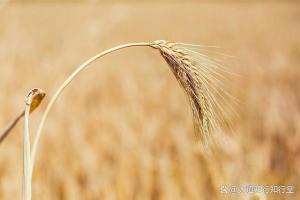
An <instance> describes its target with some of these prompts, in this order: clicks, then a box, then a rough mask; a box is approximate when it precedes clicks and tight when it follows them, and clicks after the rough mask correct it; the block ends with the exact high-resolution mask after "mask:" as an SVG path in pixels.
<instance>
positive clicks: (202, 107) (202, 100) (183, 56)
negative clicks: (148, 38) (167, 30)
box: [151, 40, 218, 145]
mask: <svg viewBox="0 0 300 200" xmlns="http://www.w3.org/2000/svg"><path fill="white" fill-rule="evenodd" d="M193 46H195V45H193ZM151 47H153V48H155V49H158V50H159V51H160V54H161V55H162V57H163V58H164V59H165V60H166V62H167V63H168V65H169V67H170V69H171V70H172V72H173V74H174V75H175V77H176V79H177V80H178V82H179V83H180V85H181V86H182V88H183V89H184V91H185V93H186V94H187V97H188V99H189V102H190V105H191V108H192V112H193V118H194V125H195V129H196V132H197V133H199V134H197V136H199V137H200V139H201V141H203V142H204V144H206V145H207V144H209V143H210V140H211V137H210V134H211V132H212V130H213V129H215V128H217V125H218V123H217V118H216V115H215V113H214V111H215V110H214V108H213V107H214V105H218V102H216V98H214V95H213V94H212V93H211V91H210V90H209V88H210V84H212V85H214V79H213V77H212V78H210V77H211V75H212V74H211V72H212V71H213V70H214V69H208V66H205V59H203V55H202V54H200V53H199V54H197V53H196V52H194V51H191V50H189V45H186V44H184V45H183V44H181V43H176V42H169V41H165V40H157V41H154V42H153V43H152V44H151ZM202 61H203V62H202Z"/></svg>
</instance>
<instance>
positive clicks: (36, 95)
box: [0, 88, 46, 143]
mask: <svg viewBox="0 0 300 200" xmlns="http://www.w3.org/2000/svg"><path fill="white" fill-rule="evenodd" d="M31 93H32V94H33V98H32V104H31V107H30V113H32V112H33V111H34V110H35V109H36V108H37V107H38V106H39V105H40V103H41V102H42V100H43V99H44V97H45V95H46V93H45V92H43V91H42V90H41V89H38V88H34V89H32V90H31ZM24 114H25V111H24V110H23V111H22V112H21V113H20V114H19V115H18V116H17V117H15V118H14V119H13V120H12V121H11V122H10V123H9V124H8V125H7V126H6V127H5V128H4V129H3V131H2V132H1V133H0V143H1V142H2V141H3V140H4V139H5V138H6V137H7V136H8V134H9V133H10V132H11V130H12V129H13V128H14V127H15V126H16V125H17V123H18V122H19V120H20V119H21V118H23V117H24Z"/></svg>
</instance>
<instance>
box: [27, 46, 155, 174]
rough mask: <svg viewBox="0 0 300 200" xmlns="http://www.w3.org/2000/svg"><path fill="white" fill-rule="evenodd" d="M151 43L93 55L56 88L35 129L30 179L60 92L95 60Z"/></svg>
mask: <svg viewBox="0 0 300 200" xmlns="http://www.w3.org/2000/svg"><path fill="white" fill-rule="evenodd" d="M151 45H152V43H146V42H143V43H129V44H124V45H120V46H116V47H113V48H111V49H108V50H105V51H103V52H101V53H99V54H97V55H95V56H94V57H92V58H90V59H89V60H87V61H86V62H84V63H83V64H81V65H80V66H79V67H78V68H77V69H76V70H75V71H74V72H73V73H72V74H71V75H70V76H69V77H68V78H67V79H66V80H65V81H64V82H63V84H62V85H61V86H60V87H59V88H58V90H57V91H56V92H55V94H54V95H53V97H52V98H51V100H50V102H49V104H48V105H47V108H46V110H45V112H44V114H43V116H42V119H41V122H40V124H39V127H38V129H37V132H36V135H35V138H34V142H33V146H32V152H31V174H30V176H31V177H32V172H33V168H34V161H35V157H36V152H37V146H38V143H39V140H40V137H41V133H42V129H43V127H44V124H45V121H46V119H47V116H48V114H49V112H50V110H51V108H52V107H53V105H54V103H55V101H56V100H57V98H58V97H59V95H60V94H61V93H62V91H63V90H64V88H65V87H66V86H67V85H68V84H70V82H71V81H72V80H73V79H74V78H75V77H76V76H77V75H78V74H79V73H80V72H81V71H82V70H83V69H84V68H86V67H87V66H88V65H89V64H91V63H92V62H94V61H95V60H97V59H99V58H101V57H103V56H105V55H106V54H109V53H112V52H114V51H117V50H120V49H124V48H127V47H132V46H151Z"/></svg>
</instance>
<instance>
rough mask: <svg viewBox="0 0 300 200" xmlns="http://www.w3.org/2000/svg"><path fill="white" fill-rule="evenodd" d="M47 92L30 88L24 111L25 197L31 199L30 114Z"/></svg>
mask: <svg viewBox="0 0 300 200" xmlns="http://www.w3.org/2000/svg"><path fill="white" fill-rule="evenodd" d="M44 97H45V93H44V92H43V91H42V90H41V89H38V88H35V89H32V90H30V92H29V93H28V95H27V96H26V101H25V102H26V104H25V111H24V116H25V120H24V131H23V199H24V200H30V199H31V178H32V175H31V157H30V154H31V151H30V135H29V114H30V113H31V112H32V111H34V110H35V109H36V108H37V107H38V106H39V105H40V103H41V102H42V100H43V99H44Z"/></svg>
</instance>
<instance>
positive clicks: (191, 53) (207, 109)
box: [24, 40, 226, 200]
mask: <svg viewBox="0 0 300 200" xmlns="http://www.w3.org/2000/svg"><path fill="white" fill-rule="evenodd" d="M133 46H145V47H151V48H154V49H156V50H159V51H160V54H161V55H162V57H163V58H164V59H165V60H166V62H167V63H168V65H169V67H170V69H171V70H172V72H173V74H174V75H175V77H176V79H177V80H178V82H179V83H180V85H181V86H182V87H183V89H184V90H185V92H186V94H187V96H188V98H189V101H190V104H191V108H192V111H193V116H194V117H193V118H194V121H195V128H196V132H200V134H198V135H200V136H201V139H202V141H203V144H204V145H205V146H207V145H208V144H209V143H210V141H211V138H212V137H211V132H212V131H213V130H214V129H216V128H217V127H218V116H220V115H218V113H217V111H219V112H220V113H222V107H221V106H220V105H219V103H218V101H217V99H216V97H215V94H214V93H213V92H212V90H216V89H218V88H219V87H220V85H222V81H221V80H220V79H221V78H222V76H221V74H220V73H219V69H220V70H222V66H221V65H220V64H219V62H218V61H217V60H212V59H210V57H209V56H207V55H206V53H207V52H206V53H205V51H206V50H203V49H202V50H200V52H197V51H195V48H200V49H201V48H203V46H201V45H191V44H184V43H176V42H168V41H165V40H157V41H154V42H149V43H147V42H145V43H144V42H143V43H129V44H124V45H120V46H116V47H113V48H111V49H108V50H105V51H103V52H101V53H99V54H97V55H95V56H94V57H92V58H90V59H88V60H87V61H85V62H84V63H83V64H81V65H80V66H79V67H78V68H77V69H76V70H75V71H74V72H73V73H72V74H71V75H70V76H69V77H68V78H67V79H66V80H65V81H64V82H63V84H62V85H61V86H60V87H59V88H58V89H57V91H56V92H55V94H54V95H53V97H52V98H51V100H50V102H49V104H48V105H47V108H46V110H45V112H44V114H43V116H42V119H41V121H40V124H39V127H38V129H37V132H36V135H35V138H34V142H33V146H32V151H31V154H30V155H28V152H30V142H29V130H28V121H29V111H30V110H29V108H30V107H28V105H32V104H27V107H26V110H25V128H24V161H26V162H24V163H25V164H24V174H26V175H29V176H30V177H27V176H26V177H25V179H26V180H25V182H26V183H27V181H31V179H32V173H33V168H34V162H35V157H36V153H37V147H38V143H39V140H40V137H41V133H42V129H43V127H44V124H45V121H46V119H47V116H48V114H49V112H50V110H51V108H52V107H53V105H54V103H55V102H56V100H57V98H58V97H59V95H60V94H61V93H62V91H63V90H64V89H65V88H66V87H67V86H68V84H70V83H71V81H72V80H73V79H74V78H75V77H76V76H77V75H78V74H79V73H80V72H81V71H82V70H83V69H85V68H86V67H87V66H89V64H91V63H92V62H94V61H95V60H97V59H99V58H101V57H103V56H105V55H107V54H109V53H112V52H114V51H117V50H120V49H124V48H129V47H133ZM206 47H207V46H205V48H206ZM203 52H204V53H203ZM225 71H226V69H225ZM217 83H220V84H217ZM221 96H222V94H221ZM29 97H31V96H29ZM29 100H30V98H29ZM28 161H29V162H30V163H28ZM28 167H29V168H30V169H29V171H28ZM27 185H28V187H27V188H26V189H25V193H26V192H27V193H26V194H25V199H26V200H30V199H31V185H30V184H29V183H27Z"/></svg>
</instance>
